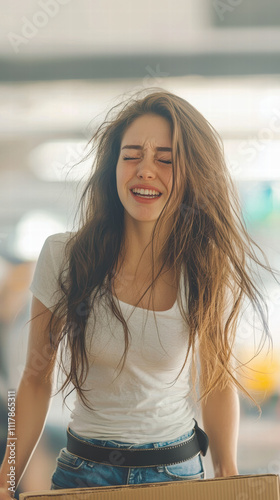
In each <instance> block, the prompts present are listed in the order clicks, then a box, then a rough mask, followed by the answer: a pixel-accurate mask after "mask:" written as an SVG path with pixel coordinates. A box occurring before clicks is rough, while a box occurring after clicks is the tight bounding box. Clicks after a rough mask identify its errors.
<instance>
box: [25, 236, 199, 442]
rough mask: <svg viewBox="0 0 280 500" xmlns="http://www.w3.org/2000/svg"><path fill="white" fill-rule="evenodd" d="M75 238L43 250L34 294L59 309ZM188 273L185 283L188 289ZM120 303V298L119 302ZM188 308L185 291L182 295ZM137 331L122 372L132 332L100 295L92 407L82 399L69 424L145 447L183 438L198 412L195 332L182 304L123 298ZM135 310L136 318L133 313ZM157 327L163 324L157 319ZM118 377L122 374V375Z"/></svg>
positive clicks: (58, 239)
mask: <svg viewBox="0 0 280 500" xmlns="http://www.w3.org/2000/svg"><path fill="white" fill-rule="evenodd" d="M70 235H71V233H69V232H66V233H59V234H55V235H52V236H49V237H48V238H47V239H46V241H45V243H44V245H43V248H42V250H41V253H40V256H39V259H38V262H37V266H36V269H35V274H34V278H33V281H32V284H31V286H30V290H31V292H32V293H33V294H34V295H35V296H36V297H37V298H38V299H39V300H40V301H41V302H42V303H43V304H44V305H45V306H46V307H48V308H49V309H52V308H53V306H54V305H55V303H56V301H57V299H58V298H59V296H60V293H61V292H59V293H57V288H58V282H57V278H58V274H59V271H60V270H61V269H63V268H64V265H65V263H64V262H63V259H64V256H65V252H64V247H65V243H66V241H67V239H68V238H69V237H70ZM182 278H183V275H182V276H181V280H180V289H179V292H178V293H180V291H182V288H181V287H182V284H183V279H182ZM114 300H115V301H116V303H117V299H116V298H114ZM182 300H183V304H185V301H184V294H182ZM119 304H120V307H121V310H122V313H123V315H124V318H125V320H126V321H127V324H128V327H129V330H130V332H131V339H130V345H129V350H128V354H127V358H126V362H125V365H124V368H123V370H122V372H121V373H120V375H118V374H119V372H120V368H121V366H122V364H121V363H122V361H123V360H122V361H121V363H120V360H121V357H122V355H123V352H124V331H123V326H122V324H121V322H120V321H119V320H118V319H117V318H116V317H115V316H114V314H113V313H112V312H111V310H110V308H109V305H108V299H107V298H106V297H105V296H102V297H98V298H97V302H96V304H94V314H95V318H96V323H95V328H93V326H94V317H93V313H90V315H89V319H88V323H87V328H86V347H87V352H88V359H89V364H90V368H89V372H88V376H87V379H86V382H85V383H84V385H83V389H87V392H86V393H85V394H86V396H87V398H88V400H89V402H90V406H91V407H93V408H94V411H92V410H89V409H88V408H86V407H85V406H84V405H83V404H82V402H81V400H80V398H79V397H78V396H77V397H76V400H75V403H74V408H73V409H72V414H71V419H70V422H69V426H70V428H71V429H73V430H74V431H75V432H77V433H78V434H79V435H81V436H83V437H87V438H95V439H104V440H117V441H122V442H130V443H131V442H133V443H135V444H144V443H149V442H157V441H169V440H173V439H176V438H178V437H179V436H181V435H182V434H184V433H185V432H188V431H190V430H191V429H192V428H193V426H194V421H193V418H195V416H196V415H195V411H196V409H195V407H194V404H193V402H192V399H191V395H190V394H189V395H188V396H187V394H188V393H189V391H190V389H191V387H190V364H191V352H190V354H189V357H188V361H187V363H186V365H185V368H184V370H183V371H182V373H181V375H180V377H179V378H178V380H177V381H176V382H175V383H174V380H175V378H176V377H177V375H178V373H179V371H180V370H181V368H182V365H183V362H184V360H185V356H186V352H187V346H188V329H187V327H186V325H185V323H184V321H183V319H182V317H181V314H180V310H179V306H178V302H177V300H176V302H175V304H174V305H173V307H172V308H171V309H169V310H168V311H157V312H153V311H149V310H146V309H142V308H139V307H137V308H136V309H135V310H134V311H133V309H134V306H132V305H129V304H126V303H124V302H121V301H119ZM131 313H132V314H131ZM154 315H155V317H156V321H157V327H158V331H157V328H156V324H155V318H154ZM117 375H118V376H117Z"/></svg>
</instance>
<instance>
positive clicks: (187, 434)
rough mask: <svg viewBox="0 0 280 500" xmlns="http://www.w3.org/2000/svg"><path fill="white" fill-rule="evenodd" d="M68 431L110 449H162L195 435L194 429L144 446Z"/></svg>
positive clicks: (81, 438)
mask: <svg viewBox="0 0 280 500" xmlns="http://www.w3.org/2000/svg"><path fill="white" fill-rule="evenodd" d="M68 431H69V432H70V433H71V434H73V436H75V437H77V438H79V439H80V440H82V441H85V442H86V443H92V444H96V445H97V446H108V447H110V448H121V447H122V448H137V449H138V448H161V447H163V446H170V445H172V444H176V443H180V442H181V441H187V440H188V439H189V438H190V437H191V436H192V435H193V433H194V428H192V429H191V430H190V431H187V432H185V433H184V434H182V435H181V436H179V437H178V438H176V439H172V440H169V441H158V442H149V443H144V444H135V443H128V442H122V441H115V440H103V439H95V438H85V437H83V436H80V435H79V434H77V433H76V432H75V431H73V429H71V428H70V427H68Z"/></svg>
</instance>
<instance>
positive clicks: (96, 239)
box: [49, 88, 271, 407]
mask: <svg viewBox="0 0 280 500" xmlns="http://www.w3.org/2000/svg"><path fill="white" fill-rule="evenodd" d="M142 93H143V94H144V95H140V94H141V92H140V94H139V93H137V94H135V95H133V96H129V98H128V99H126V101H125V102H122V103H120V104H118V105H116V106H114V107H113V108H112V109H111V110H110V111H109V113H108V114H107V115H106V118H105V120H104V121H103V123H102V124H101V125H100V126H99V127H98V128H97V130H96V132H95V133H94V135H93V137H92V139H91V141H90V143H91V146H92V147H91V154H93V156H94V162H93V168H92V173H91V175H90V178H89V180H88V182H87V184H86V186H85V188H84V191H83V194H82V197H81V201H80V205H79V214H80V224H79V228H78V230H77V231H75V232H73V234H72V236H71V238H69V240H68V242H67V245H66V254H65V256H66V257H67V259H66V262H67V273H66V274H65V273H61V275H60V277H59V287H60V288H61V290H62V291H63V297H62V298H61V300H60V301H59V303H58V304H57V305H56V308H55V310H54V312H53V314H52V317H51V320H50V325H49V332H50V339H51V342H52V346H53V358H52V360H53V362H54V361H55V358H56V353H57V350H58V346H59V344H60V343H62V344H61V345H64V346H65V348H66V349H67V350H69V352H70V365H69V367H68V368H66V366H65V363H64V361H63V351H62V355H61V358H60V366H61V368H62V369H63V371H64V373H65V375H66V379H65V381H64V383H63V385H62V387H61V388H60V390H65V389H66V387H68V386H69V384H70V383H72V384H73V386H74V388H76V390H77V392H78V395H79V397H80V398H81V400H82V402H83V403H84V404H85V405H86V406H87V407H89V405H88V399H87V398H86V395H85V391H84V390H83V388H82V385H83V383H84V382H85V379H86V377H87V373H88V369H89V363H88V359H87V349H86V335H85V330H86V325H87V320H88V317H89V313H90V311H93V312H94V304H95V300H96V297H97V295H98V294H101V295H102V294H106V297H108V299H109V302H108V304H109V307H110V308H111V310H112V312H113V314H114V315H115V316H116V317H117V318H118V319H119V321H121V323H122V325H123V330H124V353H123V356H122V358H121V359H122V360H123V362H122V367H121V370H122V369H123V366H124V364H125V359H126V356H127V352H128V349H129V330H128V327H127V324H126V321H125V319H124V317H123V315H122V312H121V309H120V308H118V307H117V305H116V302H115V301H114V300H113V299H112V283H113V279H114V273H115V270H116V265H117V262H118V259H119V256H120V255H121V252H122V250H123V236H124V209H123V206H122V204H121V202H120V200H119V197H118V193H117V187H116V165H117V162H118V158H119V153H120V145H121V140H122V137H123V135H124V132H125V131H126V129H127V128H128V127H129V126H130V125H131V123H132V122H133V121H134V120H135V119H136V118H137V117H140V116H142V115H145V114H148V113H153V114H157V115H160V116H162V117H164V118H166V119H167V120H168V122H169V123H170V126H171V132H172V151H173V153H172V169H173V179H176V177H177V175H178V173H179V171H180V173H181V174H182V176H183V177H182V178H183V183H182V185H181V190H180V192H177V191H176V186H175V183H174V182H173V186H172V190H171V194H170V197H169V199H168V201H167V203H166V205H165V207H164V208H163V210H162V212H161V214H160V216H159V218H158V220H157V221H156V223H155V226H154V230H153V235H152V240H151V244H152V245H153V242H154V239H155V237H156V235H157V234H158V233H157V232H159V231H160V228H161V227H162V224H163V223H164V221H166V220H167V218H168V217H170V213H172V216H173V225H172V230H171V232H170V234H168V236H167V237H166V239H165V241H164V244H163V245H162V248H161V250H160V255H157V256H156V263H157V262H164V263H167V265H168V266H169V268H170V269H173V270H175V271H176V273H177V272H178V270H179V269H181V268H182V266H183V269H184V273H183V276H184V286H183V289H184V298H185V300H186V303H187V310H185V309H184V307H183V302H182V300H181V297H180V295H179V307H180V311H181V314H182V317H183V319H184V321H185V324H186V332H188V339H189V340H188V350H187V353H186V359H185V363H186V361H187V358H188V355H189V353H190V352H191V353H192V365H191V367H192V368H191V374H192V381H193V384H192V385H193V388H195V383H196V377H197V368H196V365H197V361H196V358H195V356H196V349H195V346H196V340H198V341H199V344H200V346H201V352H203V359H201V360H200V361H201V363H203V368H204V370H203V373H204V375H205V380H204V381H203V382H204V389H205V390H204V392H203V393H202V394H201V397H200V400H203V399H204V398H206V397H207V395H208V394H210V392H211V391H213V389H214V388H217V387H219V388H220V389H223V388H225V387H226V386H227V385H228V384H229V383H233V384H234V385H235V386H236V387H238V388H239V389H241V391H242V392H243V393H244V394H246V395H247V396H248V397H249V398H250V399H251V400H252V401H253V402H254V403H255V401H254V399H253V398H252V397H251V395H250V394H249V393H248V392H247V391H246V389H245V388H244V387H243V386H242V385H241V384H240V382H239V381H238V380H237V378H236V377H235V370H236V366H237V364H236V362H237V361H238V360H237V359H236V357H235V354H234V352H233V349H234V342H235V337H236V330H237V322H238V317H239V314H240V311H241V306H242V304H243V299H244V298H246V297H247V298H248V299H249V301H250V302H251V303H252V305H253V307H254V309H255V310H256V311H257V312H258V314H259V315H260V317H261V320H262V323H263V326H264V332H265V338H267V339H270V332H269V328H268V324H267V319H266V315H265V312H264V311H267V306H266V303H265V302H264V299H263V296H262V293H261V292H260V290H259V289H258V287H257V286H256V283H254V279H253V274H252V272H251V269H250V266H249V265H248V263H249V261H250V260H251V261H252V260H253V261H255V263H257V264H258V265H260V266H262V267H263V268H265V269H267V270H269V271H271V268H270V266H269V263H268V262H267V259H266V256H265V255H264V253H263V252H262V250H261V249H260V248H259V246H258V245H257V244H256V243H255V242H254V241H253V240H252V238H251V237H250V236H249V234H248V233H247V230H246V228H245V225H244V223H243V221H242V215H241V208H240V203H239V199H238V195H237V191H236V188H235V185H234V183H233V181H232V179H231V177H230V174H229V171H228V169H227V166H226V164H225V160H224V153H223V146H222V141H221V139H220V136H219V135H218V133H217V132H216V131H215V129H214V128H213V127H212V126H211V125H210V123H209V122H208V121H207V120H206V119H205V118H204V117H203V116H202V115H201V114H200V113H199V112H198V111H197V110H196V109H195V108H194V107H193V106H192V105H191V104H189V103H188V102H187V101H185V100H184V99H182V98H180V97H178V96H177V95H174V94H172V93H171V92H169V91H166V90H163V89H158V88H152V89H148V90H147V89H146V90H145V91H144V92H143V91H142ZM111 114H112V115H113V116H112V117H111V116H110V115H111ZM253 246H256V247H257V248H259V250H260V251H261V253H262V255H263V256H264V258H265V262H266V264H263V263H262V262H261V261H260V260H259V259H258V257H257V256H256V253H255V251H254V248H253ZM157 259H158V260H157ZM160 272H161V270H160V271H159V273H158V274H157V276H156V277H155V278H154V260H153V271H152V280H151V284H150V286H149V287H148V288H147V290H146V291H145V292H144V294H145V293H147V291H148V289H149V288H150V287H152V289H153V287H154V283H155V281H156V279H157V277H158V276H159V275H160ZM144 294H143V295H144ZM143 295H142V297H143ZM142 297H141V298H142ZM140 300H141V299H140ZM93 315H94V313H93ZM60 318H64V321H63V327H61V321H60ZM270 340H271V339H270ZM120 362H121V360H120ZM185 363H184V365H183V366H182V368H181V371H182V370H183V367H184V366H185ZM50 369H51V366H50ZM181 371H180V372H179V374H178V376H179V375H180V373H181ZM178 376H177V377H178ZM257 406H258V405H257Z"/></svg>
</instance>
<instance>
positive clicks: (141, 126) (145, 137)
mask: <svg viewBox="0 0 280 500" xmlns="http://www.w3.org/2000/svg"><path fill="white" fill-rule="evenodd" d="M125 144H132V145H136V144H137V145H139V146H142V147H148V146H150V147H153V148H155V147H156V146H162V147H164V146H165V147H167V146H169V147H171V144H172V134H171V127H170V123H169V121H168V120H167V119H166V118H164V117H162V116H159V115H154V114H147V115H143V116H140V117H138V118H136V119H135V120H134V121H133V122H132V124H131V125H129V127H128V128H127V129H126V131H125V133H124V135H123V138H122V142H121V145H122V146H123V145H125Z"/></svg>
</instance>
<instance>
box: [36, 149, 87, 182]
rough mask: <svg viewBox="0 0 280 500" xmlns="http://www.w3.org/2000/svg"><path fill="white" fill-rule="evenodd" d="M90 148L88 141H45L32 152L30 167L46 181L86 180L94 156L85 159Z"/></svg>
mask: <svg viewBox="0 0 280 500" xmlns="http://www.w3.org/2000/svg"><path fill="white" fill-rule="evenodd" d="M89 150H90V148H89V147H87V142H86V141H79V140H76V141H70V140H68V141H54V142H44V143H43V144H40V145H39V146H37V147H36V148H34V149H33V150H32V151H31V152H30V154H29V156H28V164H29V168H30V169H31V170H32V171H33V172H34V174H35V175H36V177H38V178H39V179H42V180H44V181H49V182H53V181H58V182H65V181H71V182H77V181H80V180H85V179H87V177H88V176H89V173H90V172H91V168H92V163H93V159H92V156H90V157H89V158H87V159H83V158H85V156H86V154H88V152H89ZM78 162H81V163H79V164H78Z"/></svg>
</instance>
